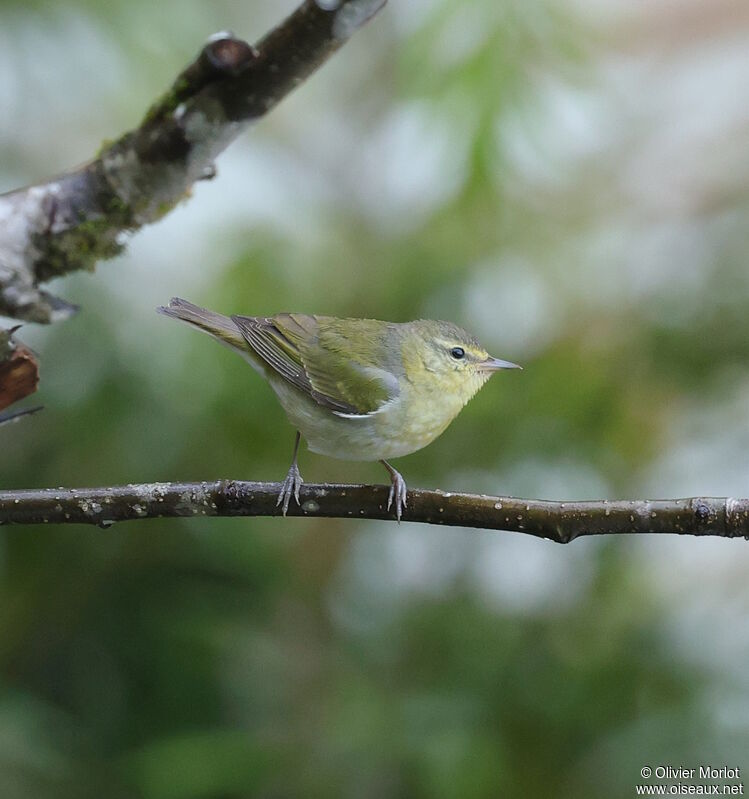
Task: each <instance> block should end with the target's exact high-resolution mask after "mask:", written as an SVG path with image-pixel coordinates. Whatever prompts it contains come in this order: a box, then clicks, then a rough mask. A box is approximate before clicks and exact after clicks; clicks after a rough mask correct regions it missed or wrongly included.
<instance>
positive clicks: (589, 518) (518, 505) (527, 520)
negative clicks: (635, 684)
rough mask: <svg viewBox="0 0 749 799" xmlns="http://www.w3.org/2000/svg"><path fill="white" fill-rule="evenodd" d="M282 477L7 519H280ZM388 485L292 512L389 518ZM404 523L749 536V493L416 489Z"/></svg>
mask: <svg viewBox="0 0 749 799" xmlns="http://www.w3.org/2000/svg"><path fill="white" fill-rule="evenodd" d="M280 490H281V486H280V484H279V483H254V482H240V481H236V480H218V481H216V482H211V483H146V484H138V485H136V484H132V485H127V486H112V487H108V488H78V489H65V488H58V489H53V488H45V489H39V490H29V491H0V525H3V524H93V525H98V526H99V527H111V526H112V525H113V524H115V523H116V522H122V521H131V520H135V519H155V518H165V517H190V518H191V517H201V516H278V515H279V513H280V511H279V509H278V508H277V506H276V502H277V499H278V494H279V491H280ZM388 491H389V487H388V486H365V485H310V484H307V485H305V486H303V488H302V492H301V503H302V504H301V507H297V506H296V505H294V504H292V505H291V506H290V507H289V516H310V517H328V518H342V519H349V518H357V519H387V520H392V519H393V514H392V513H390V512H388V510H387V496H388ZM403 521H409V522H426V523H428V524H442V525H452V526H455V527H474V528H483V529H489V530H508V531H514V532H519V533H526V534H528V535H533V536H537V537H540V538H548V539H550V540H551V541H556V542H557V543H560V544H567V543H569V542H570V541H573V540H574V539H575V538H579V537H581V536H590V535H610V534H627V535H632V534H642V533H658V534H671V533H674V534H679V535H695V536H704V535H712V536H722V537H724V538H740V537H744V538H749V499H730V498H726V497H718V498H716V497H692V498H691V499H666V500H626V501H624V500H622V501H613V502H609V501H594V502H550V501H546V500H538V499H517V498H513V497H490V496H485V495H475V494H457V493H450V492H444V491H425V490H414V491H409V492H408V508H407V509H406V511H405V512H404V514H403Z"/></svg>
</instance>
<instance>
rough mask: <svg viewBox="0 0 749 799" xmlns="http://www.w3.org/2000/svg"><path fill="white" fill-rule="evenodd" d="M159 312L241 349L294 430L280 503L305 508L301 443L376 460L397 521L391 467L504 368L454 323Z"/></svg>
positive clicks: (181, 305) (399, 502)
mask: <svg viewBox="0 0 749 799" xmlns="http://www.w3.org/2000/svg"><path fill="white" fill-rule="evenodd" d="M157 310H158V311H159V313H162V314H165V315H166V316H171V317H173V318H174V319H181V320H182V321H183V322H187V323H188V324H190V325H192V326H193V327H196V328H198V329H199V330H203V331H205V332H206V333H210V334H211V335H212V336H213V337H214V338H216V339H218V340H219V341H220V342H221V343H222V344H226V345H227V346H228V347H231V349H233V350H236V351H237V352H238V353H239V354H240V355H242V356H243V357H244V358H245V359H246V360H247V361H249V362H250V364H251V365H252V366H253V367H254V368H255V370H256V371H258V372H259V373H260V374H261V375H262V376H263V377H264V378H265V379H266V380H267V381H268V382H269V383H270V385H271V388H272V389H273V390H274V391H275V393H276V396H277V397H278V400H279V402H280V403H281V405H282V406H283V409H284V410H285V411H286V415H287V416H288V418H289V421H290V422H291V423H292V424H293V425H294V426H295V427H296V429H297V434H296V441H295V444H294V456H293V459H292V462H291V467H290V468H289V472H288V474H287V476H286V479H285V480H284V482H283V484H282V488H281V493H280V494H279V497H278V504H279V505H281V506H282V510H283V513H284V515H286V512H287V510H288V507H289V502H290V500H291V497H292V496H293V497H294V498H295V499H296V501H297V504H299V489H300V487H301V485H302V482H303V481H302V477H301V474H300V473H299V467H298V466H297V452H298V449H299V440H300V437H301V436H304V438H305V439H306V440H307V444H308V446H309V449H311V450H312V451H313V452H318V453H320V454H322V455H329V456H330V457H333V458H340V459H342V460H352V461H380V463H382V464H383V465H384V466H385V468H386V469H387V470H388V472H389V473H390V482H391V487H390V495H389V497H388V510H390V508H391V506H393V505H394V506H395V515H396V517H397V518H398V520H400V518H401V514H402V512H403V508H405V507H406V499H407V496H406V483H405V481H404V479H403V477H402V476H401V475H400V473H399V472H398V471H397V470H396V469H394V468H393V467H392V466H391V465H390V464H389V463H388V462H387V460H386V459H388V458H397V457H400V456H401V455H408V454H409V453H411V452H415V451H416V450H418V449H421V448H422V447H425V446H426V445H427V444H429V443H430V442H431V441H433V440H434V439H435V438H437V436H438V435H440V433H442V432H443V431H444V430H445V428H446V427H447V426H448V425H449V424H450V422H451V421H452V420H453V419H454V418H455V417H456V416H457V415H458V413H459V412H460V410H461V409H462V408H463V406H464V405H465V404H466V403H467V402H468V400H470V399H471V397H473V395H474V394H475V393H476V392H477V391H478V390H479V389H480V388H481V386H483V385H484V383H485V382H486V381H487V380H488V379H489V377H491V375H492V374H493V373H494V372H496V371H498V370H499V369H520V368H521V367H519V366H518V365H517V364H514V363H510V362H509V361H502V360H500V359H499V358H492V357H491V356H490V355H489V354H488V353H487V352H486V351H485V350H484V348H483V347H481V345H480V344H479V343H478V342H477V341H476V339H475V338H473V336H471V335H469V334H468V333H466V331H465V330H462V329H461V328H459V327H458V326H457V325H454V324H452V323H451V322H435V321H432V320H430V319H421V320H419V321H416V322H405V323H401V324H398V323H395V322H380V321H377V320H375V319H336V318H335V317H332V316H308V315H306V314H297V313H281V314H276V316H269V317H262V316H231V317H228V316H223V315H222V314H218V313H214V312H213V311H207V310H205V309H204V308H199V307H198V306H197V305H193V304H192V303H189V302H187V301H186V300H182V299H179V298H178V297H175V298H174V299H172V301H171V302H170V303H169V305H168V306H166V307H160V308H158V309H157Z"/></svg>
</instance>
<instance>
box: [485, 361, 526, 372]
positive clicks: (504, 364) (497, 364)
mask: <svg viewBox="0 0 749 799" xmlns="http://www.w3.org/2000/svg"><path fill="white" fill-rule="evenodd" d="M479 368H480V369H481V370H482V371H484V372H498V371H499V370H500V369H522V368H523V367H522V366H520V365H518V364H516V363H512V361H503V360H502V359H501V358H487V359H486V360H485V361H481V363H479Z"/></svg>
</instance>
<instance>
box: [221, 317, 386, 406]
mask: <svg viewBox="0 0 749 799" xmlns="http://www.w3.org/2000/svg"><path fill="white" fill-rule="evenodd" d="M232 320H233V321H234V323H235V324H236V325H237V327H238V328H239V330H240V331H241V333H242V335H243V336H244V338H245V340H246V341H247V343H248V344H249V345H250V346H251V347H252V348H253V350H254V351H255V352H256V353H257V354H258V355H259V356H260V357H261V358H262V359H263V360H264V361H265V363H266V364H268V366H270V367H271V368H272V369H273V370H275V371H276V372H277V373H278V374H279V375H281V377H283V378H285V379H286V380H288V381H289V382H290V383H291V384H292V385H294V386H296V387H297V388H298V389H300V390H301V391H303V392H304V393H306V394H307V395H308V396H310V397H311V398H312V399H314V400H315V402H317V403H318V404H319V405H322V406H323V407H326V408H329V409H330V410H331V411H333V412H334V413H336V414H338V415H340V416H344V417H346V418H356V417H364V416H369V415H371V414H373V413H377V412H378V411H380V410H382V408H383V407H384V406H385V405H386V403H388V402H391V401H393V400H394V399H395V397H397V395H398V391H399V386H398V380H397V378H396V376H395V375H393V374H392V373H391V372H389V371H387V370H386V369H384V368H381V367H380V366H379V365H377V363H376V357H375V351H374V348H375V347H376V345H377V341H375V340H373V336H374V334H375V333H376V332H378V331H379V326H380V325H381V324H382V323H376V322H371V320H359V319H348V320H345V321H344V323H343V324H341V322H342V321H343V320H339V319H333V318H331V317H314V316H308V315H304V314H278V315H277V316H273V317H251V316H233V317H232ZM362 326H363V327H362ZM360 327H361V328H362V329H359V328H360ZM347 331H353V332H354V333H355V335H356V339H355V342H356V345H354V342H352V341H351V339H350V337H349V335H348V334H347ZM362 339H363V343H362ZM362 348H363V349H364V352H359V351H360V350H362ZM352 352H357V354H358V355H359V357H355V356H352Z"/></svg>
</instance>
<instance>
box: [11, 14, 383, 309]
mask: <svg viewBox="0 0 749 799" xmlns="http://www.w3.org/2000/svg"><path fill="white" fill-rule="evenodd" d="M384 4H385V0H305V2H303V3H302V5H301V6H300V7H299V8H298V9H297V10H296V11H295V12H294V13H293V14H292V15H291V16H290V17H289V18H288V19H286V20H285V21H284V22H283V23H281V25H279V27H278V28H276V29H275V30H273V31H271V32H270V33H269V34H268V35H267V36H266V37H265V38H264V39H262V40H261V41H260V42H259V43H258V44H257V46H256V47H252V46H250V45H249V44H247V43H246V42H244V41H242V40H241V39H237V38H235V37H234V36H232V35H231V34H228V33H226V34H218V35H217V36H214V37H213V38H212V39H211V40H209V42H208V44H206V46H205V47H204V48H203V50H202V51H201V53H200V55H199V56H198V58H197V59H196V60H195V62H194V63H193V64H191V65H190V66H189V67H188V68H187V69H185V70H184V71H183V72H182V74H181V75H180V76H179V77H178V78H177V80H176V82H175V83H174V85H173V86H172V88H171V89H170V91H169V92H167V94H166V95H164V96H163V97H162V98H161V99H160V100H159V101H158V102H156V103H155V104H154V105H153V107H152V108H151V109H150V111H149V112H148V113H147V114H146V116H145V118H144V119H143V121H142V123H141V125H140V126H139V127H138V128H137V129H135V130H133V131H131V132H130V133H127V134H125V135H124V136H122V138H120V139H119V140H117V141H116V142H114V143H112V144H110V145H108V146H107V147H105V148H104V149H103V150H102V152H101V153H100V154H99V155H98V157H97V158H95V159H94V160H93V161H91V162H90V163H88V164H86V165H85V166H83V167H81V168H80V169H77V170H75V171H73V172H69V173H67V174H65V175H63V176H62V177H59V178H56V179H54V180H51V181H48V182H45V183H41V184H38V185H36V186H31V187H28V188H25V189H19V190H17V191H13V192H10V193H8V194H5V195H0V315H5V316H10V317H13V318H16V319H26V320H31V321H35V322H53V321H55V320H57V319H62V318H65V317H67V316H69V315H70V314H72V313H73V312H74V311H75V310H76V309H75V307H74V306H71V305H69V304H67V303H65V302H63V301H62V300H59V299H56V298H55V297H52V296H51V295H49V294H48V293H46V292H44V291H41V290H40V289H39V284H40V283H42V282H44V281H46V280H49V279H51V278H53V277H57V276H59V275H61V274H64V273H67V272H71V271H74V270H78V269H92V268H93V267H94V264H95V263H96V261H98V260H100V259H102V258H109V257H111V256H113V255H115V254H117V253H118V252H119V251H120V250H121V248H122V237H123V234H124V233H126V232H130V231H133V230H136V229H138V228H139V227H141V226H142V225H145V224H147V223H149V222H154V221H157V220H158V219H160V218H161V217H162V216H163V215H164V214H165V213H167V212H168V211H170V210H171V209H172V208H173V207H174V206H175V205H176V204H177V203H178V202H179V201H180V199H182V198H183V197H184V196H185V195H186V193H187V192H188V191H189V189H190V186H191V185H192V184H193V183H194V182H195V181H196V180H199V179H201V178H205V177H211V176H212V175H213V174H214V173H215V170H214V166H213V160H214V159H215V158H216V156H217V155H218V154H219V153H220V152H221V151H222V150H224V149H225V148H226V146H227V145H228V144H229V143H230V142H231V141H232V140H233V139H234V138H236V137H237V136H238V135H239V133H241V132H242V131H243V130H244V129H245V128H246V127H247V125H248V124H249V123H250V122H251V121H252V120H254V119H257V118H258V117H260V116H262V115H264V114H265V113H267V112H268V111H269V110H270V109H271V108H273V107H274V106H275V105H276V103H278V102H279V101H280V100H281V99H282V98H283V97H285V96H286V95H287V94H288V93H289V92H290V91H291V90H292V89H293V88H294V87H295V86H297V85H298V84H299V83H301V82H302V81H303V80H304V79H305V78H306V77H308V76H309V75H310V74H311V73H312V72H313V71H314V70H315V69H316V68H317V67H318V66H320V64H322V63H323V62H324V61H325V60H326V59H327V58H328V57H329V56H330V55H332V54H333V53H334V52H335V51H336V50H337V49H338V48H339V47H340V46H341V45H342V44H343V43H344V42H345V41H346V40H347V39H348V38H349V36H351V35H352V34H353V33H354V32H355V31H356V30H357V29H358V28H359V27H361V25H363V24H364V23H365V22H366V21H367V20H368V19H369V18H370V17H371V16H372V15H373V14H375V13H376V12H377V11H378V10H379V9H380V8H381V7H382V6H383V5H384Z"/></svg>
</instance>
